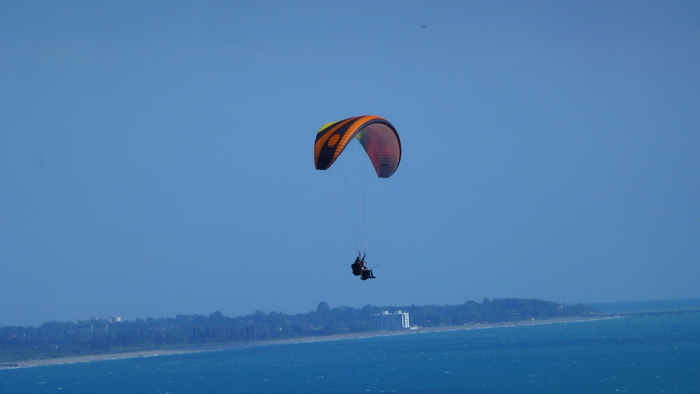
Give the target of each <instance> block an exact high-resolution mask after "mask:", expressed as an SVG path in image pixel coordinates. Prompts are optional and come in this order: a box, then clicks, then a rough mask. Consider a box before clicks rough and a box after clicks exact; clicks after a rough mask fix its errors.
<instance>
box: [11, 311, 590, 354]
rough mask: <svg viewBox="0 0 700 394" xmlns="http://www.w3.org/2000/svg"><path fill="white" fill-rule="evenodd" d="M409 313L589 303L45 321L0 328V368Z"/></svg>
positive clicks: (481, 314) (291, 334) (451, 321)
mask: <svg viewBox="0 0 700 394" xmlns="http://www.w3.org/2000/svg"><path fill="white" fill-rule="evenodd" d="M397 310H401V311H403V312H408V313H409V317H410V322H411V326H419V327H436V326H456V325H465V324H474V323H484V322H489V323H497V322H509V321H519V320H532V319H546V318H553V317H566V316H590V315H591V314H594V313H596V311H595V309H594V308H593V307H592V306H588V305H583V304H576V305H564V304H558V303H555V302H550V301H542V300H535V299H517V298H504V299H499V298H497V299H493V300H489V299H488V298H487V299H484V300H483V302H481V303H477V302H474V301H467V302H465V303H464V304H460V305H429V306H415V305H411V306H402V307H395V306H385V307H377V306H372V305H365V306H364V307H362V308H351V307H346V306H340V307H336V308H330V307H329V305H328V304H327V303H326V302H321V303H319V304H318V307H317V308H316V310H315V311H312V312H308V313H299V314H296V315H288V314H284V313H280V312H270V313H265V312H262V311H256V312H255V313H253V314H249V315H246V316H239V317H226V316H224V315H223V314H222V313H221V312H219V311H217V312H214V313H212V314H210V315H209V316H205V315H177V316H175V317H174V318H173V317H169V318H158V319H156V318H148V319H136V320H133V321H117V322H115V321H108V320H105V319H91V320H81V321H79V322H77V323H73V322H47V323H44V324H42V325H41V326H39V327H18V326H3V327H0V363H2V362H10V361H21V360H28V359H39V358H55V357H67V356H77V355H90V354H101V353H117V352H126V351H136V350H148V349H165V348H179V347H188V346H203V345H215V344H224V343H235V342H243V343H245V342H254V341H267V340H275V339H289V338H299V337H312V336H325V335H335V334H348V333H359V332H367V331H372V330H373V328H372V319H371V315H373V314H377V313H381V312H382V311H391V312H394V311H397Z"/></svg>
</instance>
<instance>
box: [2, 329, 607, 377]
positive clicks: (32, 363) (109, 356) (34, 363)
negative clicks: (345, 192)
mask: <svg viewBox="0 0 700 394" xmlns="http://www.w3.org/2000/svg"><path fill="white" fill-rule="evenodd" d="M610 318H612V317H600V316H591V317H580V316H577V317H558V318H551V319H541V320H526V321H513V322H503V323H477V324H470V325H463V326H441V327H424V328H418V329H410V330H400V331H393V330H392V331H369V332H360V333H352V334H339V335H325V336H319V337H302V338H291V339H276V340H270V341H255V342H233V343H227V344H212V345H206V346H197V347H186V348H178V349H152V350H141V351H133V352H123V353H106V354H95V355H89V356H75V357H60V358H47V359H36V360H25V361H17V362H16V364H17V366H14V367H4V368H0V370H2V369H15V368H28V367H40V366H47V365H59V364H74V363H86V362H93V361H105V360H120V359H125V358H138V357H153V356H164V355H173V354H187V353H199V352H210V351H216V350H226V349H235V348H246V347H255V346H270V345H282V344H294V343H308V342H322V341H335V340H341V339H353V338H371V337H381V336H391V335H408V334H419V333H428V332H440V331H461V330H477V329H484V328H495V327H520V326H532V325H540V324H556V323H573V322H584V321H591V320H601V319H610ZM12 364H15V363H12Z"/></svg>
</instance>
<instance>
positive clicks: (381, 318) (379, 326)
mask: <svg viewBox="0 0 700 394" xmlns="http://www.w3.org/2000/svg"><path fill="white" fill-rule="evenodd" d="M372 327H373V328H374V329H375V330H400V329H404V328H411V325H410V323H409V320H408V312H402V311H396V312H394V313H389V311H384V312H382V313H377V314H376V315H372Z"/></svg>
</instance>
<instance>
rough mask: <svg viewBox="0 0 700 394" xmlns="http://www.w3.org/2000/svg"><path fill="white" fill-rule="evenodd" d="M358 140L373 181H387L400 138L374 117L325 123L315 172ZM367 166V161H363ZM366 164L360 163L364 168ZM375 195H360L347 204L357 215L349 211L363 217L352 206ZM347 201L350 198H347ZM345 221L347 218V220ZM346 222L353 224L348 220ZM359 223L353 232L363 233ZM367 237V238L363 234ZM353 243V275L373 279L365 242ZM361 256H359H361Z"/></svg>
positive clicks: (318, 142) (385, 122)
mask: <svg viewBox="0 0 700 394" xmlns="http://www.w3.org/2000/svg"><path fill="white" fill-rule="evenodd" d="M354 140H357V141H358V142H359V143H360V145H361V146H362V148H364V151H365V153H366V155H367V157H368V158H369V161H370V163H371V164H372V167H373V168H374V173H376V177H375V180H376V179H382V178H389V177H391V176H392V175H393V174H394V173H395V172H396V169H397V168H398V167H399V163H400V162H401V141H400V139H399V134H398V133H397V132H396V129H395V128H394V126H393V125H392V124H391V123H389V121H388V120H386V119H384V118H381V117H379V116H374V115H365V116H356V117H352V118H348V119H345V120H341V121H337V122H332V123H328V124H325V125H323V126H322V127H321V129H320V130H319V131H318V133H317V134H316V141H315V143H314V163H315V166H316V169H317V170H327V169H329V168H330V167H331V166H332V165H333V164H334V163H335V162H336V160H338V158H339V157H340V155H341V154H342V153H343V152H344V151H346V148H348V147H349V146H350V147H352V144H353V141H354ZM364 161H365V163H366V159H365V160H364ZM365 163H359V164H358V165H357V166H358V167H360V164H361V165H362V167H363V168H364V165H365ZM350 189H351V190H350V191H349V192H348V193H349V194H352V193H355V192H357V190H355V189H357V188H356V187H352V188H350ZM373 199H374V195H372V196H370V198H366V197H364V196H361V197H359V198H358V201H357V202H353V201H351V202H350V205H352V206H353V209H351V211H360V212H359V213H356V212H352V214H351V215H346V216H352V215H362V214H364V212H362V211H364V209H363V208H361V207H360V208H359V209H356V207H355V205H359V206H361V205H362V204H363V203H364V202H365V200H373ZM348 200H350V198H348ZM346 219H347V217H346ZM349 221H352V220H350V219H349ZM356 221H357V222H360V223H359V224H358V223H353V225H352V226H354V227H356V228H359V230H356V231H357V232H358V233H360V232H361V233H364V232H365V230H364V227H365V220H364V219H358V220H356ZM352 226H351V227H352ZM365 236H366V237H368V236H367V235H365ZM355 237H356V243H357V247H358V252H359V254H358V257H357V258H356V259H355V262H354V263H353V264H352V265H351V267H352V271H353V274H354V275H355V276H360V279H362V280H367V279H374V278H375V276H374V273H373V272H372V270H371V269H369V268H367V265H366V263H365V257H364V256H365V255H366V253H365V254H364V255H363V254H362V249H363V247H366V243H367V241H368V240H367V239H365V240H364V241H365V244H364V245H362V246H361V245H360V240H359V238H362V236H360V235H356V236H355ZM360 256H362V257H360Z"/></svg>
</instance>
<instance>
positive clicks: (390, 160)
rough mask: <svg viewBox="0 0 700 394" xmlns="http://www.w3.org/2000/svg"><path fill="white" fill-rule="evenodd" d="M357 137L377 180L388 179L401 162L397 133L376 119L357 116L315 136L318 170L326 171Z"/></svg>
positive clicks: (381, 119) (382, 119) (392, 127)
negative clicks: (370, 162)
mask: <svg viewBox="0 0 700 394" xmlns="http://www.w3.org/2000/svg"><path fill="white" fill-rule="evenodd" d="M353 138H356V139H357V140H358V141H360V143H361V144H362V147H363V148H365V152H367V156H369V159H370V160H371V161H372V165H373V166H374V169H375V171H376V172H377V176H378V177H379V178H389V177H390V176H392V175H393V174H394V172H396V169H397V168H398V167H399V162H401V141H400V140H399V134H398V133H397V132H396V129H395V128H394V126H392V125H391V123H389V121H388V120H386V119H384V118H380V117H379V116H372V115H368V116H356V117H354V118H349V119H345V120H341V121H339V122H335V123H328V124H325V125H323V127H321V129H320V130H319V131H318V134H317V135H316V143H314V160H315V163H316V169H317V170H327V169H328V168H329V167H330V166H331V165H333V163H334V162H335V160H336V159H337V158H338V156H340V154H341V153H342V152H343V150H345V148H346V147H347V146H348V144H349V143H350V142H351V141H352V139H353Z"/></svg>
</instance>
